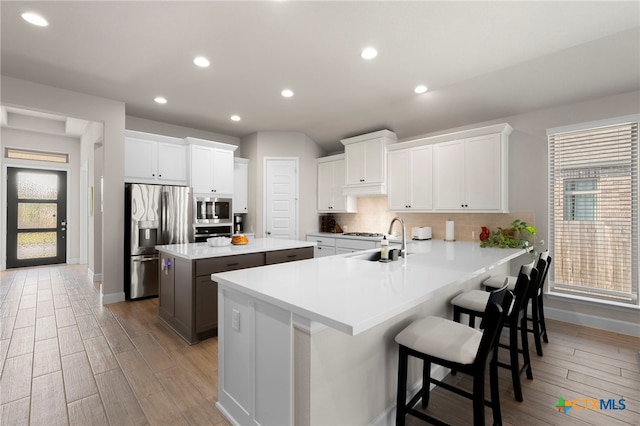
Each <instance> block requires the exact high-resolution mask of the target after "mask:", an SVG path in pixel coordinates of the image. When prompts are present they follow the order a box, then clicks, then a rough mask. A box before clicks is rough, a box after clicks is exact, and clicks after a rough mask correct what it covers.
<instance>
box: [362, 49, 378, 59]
mask: <svg viewBox="0 0 640 426" xmlns="http://www.w3.org/2000/svg"><path fill="white" fill-rule="evenodd" d="M360 56H362V59H367V60H368V59H373V58H375V57H376V56H378V51H377V50H376V49H374V48H373V47H367V48H365V49H364V50H363V51H362V52H360Z"/></svg>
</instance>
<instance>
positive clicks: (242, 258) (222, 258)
mask: <svg viewBox="0 0 640 426" xmlns="http://www.w3.org/2000/svg"><path fill="white" fill-rule="evenodd" d="M314 245H315V244H314V243H308V242H304V241H292V240H276V239H271V238H269V239H256V240H253V241H251V242H250V243H249V244H246V245H243V246H228V247H208V246H207V245H206V244H204V243H192V244H175V245H166V246H158V247H157V249H158V251H160V266H159V268H160V271H159V276H160V288H159V305H160V306H159V310H158V315H159V317H160V319H161V320H162V321H163V322H164V323H165V324H167V325H168V326H169V327H171V328H172V329H173V330H174V331H175V332H176V333H178V334H179V335H180V336H181V337H182V338H184V339H185V340H186V341H187V342H188V343H189V344H194V343H197V342H198V341H200V340H204V339H207V338H210V337H214V336H216V335H217V334H218V283H216V282H215V281H212V280H211V274H214V273H219V272H227V271H234V270H238V269H245V268H252V267H255V266H265V265H273V264H276V263H284V262H292V261H297V260H303V259H311V258H313V246H314Z"/></svg>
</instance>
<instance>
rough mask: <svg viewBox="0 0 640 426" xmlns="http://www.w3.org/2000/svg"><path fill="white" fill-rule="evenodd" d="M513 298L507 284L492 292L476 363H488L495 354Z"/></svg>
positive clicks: (484, 319)
mask: <svg viewBox="0 0 640 426" xmlns="http://www.w3.org/2000/svg"><path fill="white" fill-rule="evenodd" d="M521 275H522V274H521ZM522 276H523V279H524V280H526V281H528V280H529V279H528V278H527V276H526V275H522ZM518 279H520V277H518ZM513 300H514V297H513V293H511V291H509V290H507V286H504V287H502V288H501V289H498V290H495V291H492V292H491V295H490V296H489V300H488V301H487V307H486V308H485V314H484V316H483V323H484V332H483V333H482V339H481V340H480V345H479V346H478V352H477V353H476V359H475V361H474V364H475V365H479V364H483V363H486V362H487V361H488V360H489V359H490V358H489V357H490V356H493V355H494V354H495V350H492V349H494V348H495V347H496V344H497V341H498V338H499V336H500V333H502V327H503V326H504V321H505V319H506V318H507V312H508V311H509V309H510V307H511V305H512V303H513Z"/></svg>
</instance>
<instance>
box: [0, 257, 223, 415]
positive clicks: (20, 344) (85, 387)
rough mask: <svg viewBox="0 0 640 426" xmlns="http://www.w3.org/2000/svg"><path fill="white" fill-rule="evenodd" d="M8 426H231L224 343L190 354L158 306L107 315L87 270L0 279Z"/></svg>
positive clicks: (0, 391) (116, 309) (18, 273)
mask: <svg viewBox="0 0 640 426" xmlns="http://www.w3.org/2000/svg"><path fill="white" fill-rule="evenodd" d="M0 302H1V303H2V305H1V308H0V325H1V327H0V368H1V369H2V375H1V376H0V404H1V406H0V407H1V408H0V425H3V426H4V425H27V424H31V425H47V426H57V425H82V426H89V425H114V426H115V425H117V426H121V425H220V426H222V425H229V422H227V421H226V419H225V418H224V417H223V416H222V414H221V413H220V412H219V411H218V410H217V409H216V408H215V402H216V401H217V396H218V394H217V368H218V366H217V361H218V356H217V350H218V347H217V346H218V342H217V339H208V340H206V341H204V342H201V343H200V344H198V345H194V346H189V345H187V344H186V343H185V342H184V341H183V340H182V339H181V338H179V337H178V336H177V335H176V334H175V333H173V331H171V330H170V329H168V328H166V327H165V326H164V325H162V324H161V323H160V322H159V321H158V315H157V313H158V299H148V300H144V301H139V302H122V303H116V304H112V305H109V307H103V306H100V303H99V296H98V292H97V291H96V289H95V287H94V286H93V285H92V284H91V283H90V282H89V280H88V279H87V270H86V268H85V267H82V266H69V265H65V266H53V267H39V268H25V269H16V270H9V271H4V272H1V273H0Z"/></svg>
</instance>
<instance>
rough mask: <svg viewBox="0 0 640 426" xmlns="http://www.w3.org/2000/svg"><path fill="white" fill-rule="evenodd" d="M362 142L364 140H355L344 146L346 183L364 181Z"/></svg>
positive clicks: (352, 183)
mask: <svg viewBox="0 0 640 426" xmlns="http://www.w3.org/2000/svg"><path fill="white" fill-rule="evenodd" d="M364 144H365V143H364V142H357V143H352V144H349V145H346V146H345V147H344V154H345V173H346V176H347V179H346V184H347V185H357V184H360V183H364V181H365V175H364Z"/></svg>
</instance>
